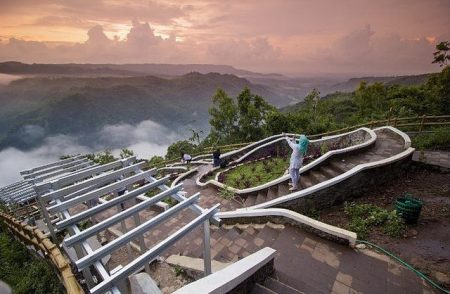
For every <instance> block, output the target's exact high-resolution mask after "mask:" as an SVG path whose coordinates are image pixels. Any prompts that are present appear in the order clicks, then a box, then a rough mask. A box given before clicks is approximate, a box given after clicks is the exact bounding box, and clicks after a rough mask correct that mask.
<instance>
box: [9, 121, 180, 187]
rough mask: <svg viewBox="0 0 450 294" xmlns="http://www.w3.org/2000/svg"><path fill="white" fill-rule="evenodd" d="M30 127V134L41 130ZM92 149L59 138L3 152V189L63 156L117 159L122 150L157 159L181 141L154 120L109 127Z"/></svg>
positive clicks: (61, 136) (76, 141) (65, 138)
mask: <svg viewBox="0 0 450 294" xmlns="http://www.w3.org/2000/svg"><path fill="white" fill-rule="evenodd" d="M33 128H34V127H33V126H29V127H28V129H29V132H30V133H33V134H35V133H36V132H39V130H36V129H33ZM96 137H97V138H98V140H96V142H95V144H93V145H91V146H87V145H83V144H80V143H79V141H80V140H79V139H78V138H76V137H73V136H66V135H57V136H52V137H47V138H45V140H44V143H43V144H42V145H40V146H39V147H37V148H34V149H32V150H29V151H22V150H19V149H16V148H7V149H3V150H0V187H3V186H5V185H7V184H10V183H12V182H15V181H18V180H20V179H21V177H20V174H19V173H20V172H21V171H23V170H26V169H30V168H32V167H36V166H39V165H43V164H45V163H49V162H53V161H55V160H58V158H59V157H60V156H62V155H72V154H85V153H93V152H99V151H103V150H105V149H109V150H111V151H112V152H113V154H114V155H116V156H118V155H119V154H120V149H122V148H128V149H131V150H133V151H134V153H135V154H136V156H137V157H138V158H151V157H152V156H153V155H162V156H163V155H165V153H166V150H167V147H168V146H169V145H170V144H171V143H173V142H174V141H176V140H178V139H179V138H178V137H177V136H176V135H175V134H174V133H173V132H171V131H169V130H168V129H167V128H165V127H163V126H161V125H159V124H157V123H155V122H153V121H150V120H146V121H142V122H140V123H139V124H137V125H129V124H119V125H107V126H105V127H104V128H103V129H102V130H101V131H100V132H99V133H98V134H97V136H96Z"/></svg>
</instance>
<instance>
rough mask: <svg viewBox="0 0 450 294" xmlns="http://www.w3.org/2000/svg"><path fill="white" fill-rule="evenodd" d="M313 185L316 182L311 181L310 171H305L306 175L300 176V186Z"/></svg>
mask: <svg viewBox="0 0 450 294" xmlns="http://www.w3.org/2000/svg"><path fill="white" fill-rule="evenodd" d="M313 185H314V183H313V182H312V181H311V179H310V177H309V173H305V174H304V175H301V176H300V188H301V189H306V188H309V187H311V186H313Z"/></svg>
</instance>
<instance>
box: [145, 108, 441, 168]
mask: <svg viewBox="0 0 450 294" xmlns="http://www.w3.org/2000/svg"><path fill="white" fill-rule="evenodd" d="M449 125H450V115H440V116H427V115H422V116H412V117H392V118H388V119H383V120H373V121H370V122H366V123H362V124H358V125H354V126H350V127H346V128H342V129H337V130H333V131H329V132H326V133H320V134H314V135H308V138H311V139H315V138H321V137H323V136H330V135H336V134H339V133H345V132H349V131H352V130H355V129H358V128H362V127H368V128H375V127H381V126H393V127H396V128H398V129H401V130H405V131H410V130H411V129H413V128H415V129H416V131H415V133H417V134H420V133H421V132H422V131H424V129H425V128H427V127H430V126H449ZM251 143H253V142H248V143H238V144H229V145H221V146H214V147H205V148H203V149H202V150H201V151H199V152H196V153H195V154H192V156H193V157H194V156H198V155H203V154H211V153H212V152H213V151H214V150H216V149H220V151H221V152H222V153H224V152H228V151H231V150H235V149H239V148H242V147H244V146H247V145H248V144H251ZM178 161H180V158H174V159H169V160H164V161H161V162H159V163H157V164H149V167H162V166H165V165H166V164H172V163H176V162H178Z"/></svg>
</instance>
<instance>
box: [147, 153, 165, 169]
mask: <svg viewBox="0 0 450 294" xmlns="http://www.w3.org/2000/svg"><path fill="white" fill-rule="evenodd" d="M163 161H164V158H163V157H162V156H158V155H155V156H153V157H152V158H150V160H149V161H148V163H149V165H150V166H156V165H158V164H160V163H161V162H163Z"/></svg>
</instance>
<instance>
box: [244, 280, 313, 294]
mask: <svg viewBox="0 0 450 294" xmlns="http://www.w3.org/2000/svg"><path fill="white" fill-rule="evenodd" d="M250 293H251V294H275V293H279V294H302V293H304V292H302V291H300V290H298V289H295V288H294V287H292V286H290V285H287V284H285V283H283V282H281V281H279V280H277V279H275V278H273V277H269V278H267V279H266V280H265V281H264V283H262V284H259V283H256V284H255V286H254V287H253V289H252V291H251V292H250Z"/></svg>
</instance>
